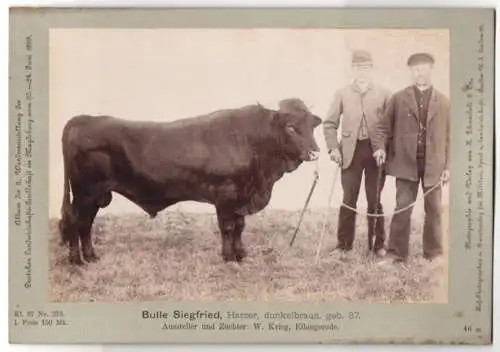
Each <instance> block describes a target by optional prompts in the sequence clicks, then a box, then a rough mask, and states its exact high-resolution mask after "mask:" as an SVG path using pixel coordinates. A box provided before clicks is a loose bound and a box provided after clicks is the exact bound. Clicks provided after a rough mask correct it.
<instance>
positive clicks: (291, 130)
mask: <svg viewBox="0 0 500 352" xmlns="http://www.w3.org/2000/svg"><path fill="white" fill-rule="evenodd" d="M285 128H286V130H287V132H289V133H297V131H296V130H295V126H294V125H292V124H290V123H289V124H287V125H286V127H285Z"/></svg>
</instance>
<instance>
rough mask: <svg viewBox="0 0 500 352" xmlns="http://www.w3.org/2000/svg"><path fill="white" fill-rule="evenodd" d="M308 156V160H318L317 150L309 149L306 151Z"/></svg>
mask: <svg viewBox="0 0 500 352" xmlns="http://www.w3.org/2000/svg"><path fill="white" fill-rule="evenodd" d="M308 156H309V160H310V161H315V160H318V159H319V152H317V151H313V150H311V151H310V152H309V153H308Z"/></svg>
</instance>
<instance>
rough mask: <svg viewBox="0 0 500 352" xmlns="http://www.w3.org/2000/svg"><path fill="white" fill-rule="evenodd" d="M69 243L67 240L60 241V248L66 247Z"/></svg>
mask: <svg viewBox="0 0 500 352" xmlns="http://www.w3.org/2000/svg"><path fill="white" fill-rule="evenodd" d="M68 242H69V241H67V240H59V246H60V247H66V246H67V245H68Z"/></svg>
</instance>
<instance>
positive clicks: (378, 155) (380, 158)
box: [373, 149, 386, 166]
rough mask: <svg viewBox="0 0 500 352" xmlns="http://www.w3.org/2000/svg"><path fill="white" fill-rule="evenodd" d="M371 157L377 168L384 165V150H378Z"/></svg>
mask: <svg viewBox="0 0 500 352" xmlns="http://www.w3.org/2000/svg"><path fill="white" fill-rule="evenodd" d="M373 157H374V158H375V162H376V163H377V166H382V165H383V164H384V163H385V157H386V155H385V150H383V149H378V150H376V151H375V153H373Z"/></svg>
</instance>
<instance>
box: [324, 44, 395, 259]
mask: <svg viewBox="0 0 500 352" xmlns="http://www.w3.org/2000/svg"><path fill="white" fill-rule="evenodd" d="M372 70H373V61H372V56H371V54H370V53H369V52H367V51H364V50H356V51H354V52H353V53H352V72H353V75H354V79H353V82H352V83H350V84H349V85H347V86H345V87H343V88H342V89H340V90H338V91H337V92H336V93H335V95H334V99H333V103H332V104H331V106H330V109H329V112H328V115H327V116H326V118H325V121H324V123H323V128H324V135H325V140H326V145H327V147H328V153H329V154H330V158H331V160H333V161H334V162H336V163H337V164H338V165H339V167H341V168H342V171H341V182H342V189H343V192H344V196H343V202H344V203H345V204H346V205H348V206H350V207H353V208H356V206H357V201H358V195H359V190H360V186H361V178H362V176H363V173H364V175H365V191H366V199H367V203H368V212H369V213H378V214H382V204H380V192H381V190H382V188H383V185H384V183H385V174H384V173H383V172H382V173H380V174H379V169H378V167H377V164H376V162H375V159H374V158H373V151H374V150H375V149H374V148H373V146H374V145H373V137H374V135H375V133H376V131H377V124H378V123H379V121H380V119H381V116H382V113H383V110H384V108H385V105H386V103H387V101H388V99H389V97H390V92H389V91H388V90H387V89H385V88H382V87H380V86H378V85H375V84H374V83H373V81H372ZM339 127H341V135H342V138H341V140H340V141H339V140H338V137H337V134H338V133H337V131H338V129H339ZM377 183H379V184H378V185H377ZM355 220H356V213H355V212H354V211H352V210H350V209H348V208H346V207H341V208H340V212H339V218H338V229H337V240H338V241H337V249H338V250H340V251H342V252H344V253H345V252H349V251H350V250H351V249H352V247H353V242H354V235H355ZM373 237H374V238H375V241H374V244H373V247H372V248H370V247H371V244H372V238H373ZM368 238H369V250H373V251H374V252H375V253H376V254H378V255H379V256H383V255H384V254H385V251H384V241H385V230H384V218H383V217H378V218H374V217H368Z"/></svg>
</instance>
